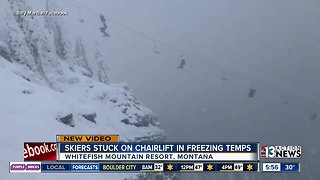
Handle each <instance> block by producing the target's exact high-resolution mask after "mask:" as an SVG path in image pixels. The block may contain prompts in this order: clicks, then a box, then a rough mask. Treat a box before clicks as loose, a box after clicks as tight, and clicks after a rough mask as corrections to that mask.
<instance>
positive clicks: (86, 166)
mask: <svg viewBox="0 0 320 180" xmlns="http://www.w3.org/2000/svg"><path fill="white" fill-rule="evenodd" d="M9 170H10V173H113V172H151V173H152V172H259V163H251V162H244V163H243V162H237V163H230V162H229V163H215V162H213V163H210V162H206V163H60V162H50V163H49V162H10V167H9Z"/></svg>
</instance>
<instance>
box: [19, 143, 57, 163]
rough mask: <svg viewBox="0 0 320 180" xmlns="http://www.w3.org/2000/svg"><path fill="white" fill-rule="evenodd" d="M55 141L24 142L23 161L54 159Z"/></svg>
mask: <svg viewBox="0 0 320 180" xmlns="http://www.w3.org/2000/svg"><path fill="white" fill-rule="evenodd" d="M56 147H57V144H56V143H55V142H25V143H24V155H23V157H24V161H55V160H56Z"/></svg>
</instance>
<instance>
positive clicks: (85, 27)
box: [0, 0, 320, 180]
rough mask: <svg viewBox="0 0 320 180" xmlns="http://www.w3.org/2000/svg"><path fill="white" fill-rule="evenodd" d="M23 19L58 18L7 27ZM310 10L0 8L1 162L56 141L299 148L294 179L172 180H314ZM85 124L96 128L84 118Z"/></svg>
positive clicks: (178, 1) (314, 40)
mask: <svg viewBox="0 0 320 180" xmlns="http://www.w3.org/2000/svg"><path fill="white" fill-rule="evenodd" d="M21 8H22V9H33V10H46V9H49V10H59V11H66V12H68V15H67V16H62V17H51V16H39V17H38V16H37V17H34V18H31V17H30V16H26V17H23V16H16V15H15V14H14V12H16V11H17V10H19V9H20V10H21ZM319 8H320V2H319V1H316V0H308V1H298V0H290V1H289V0H283V1H263V2H262V1H232V0H231V1H223V0H214V1H212V0H201V1H196V0H174V1H169V0H162V1H150V0H137V1H129V0H107V1H106V0H91V1H74V0H72V1H63V0H46V1H41V0H32V1H22V0H2V2H1V6H0V13H1V14H0V15H1V16H0V23H1V24H3V25H4V26H1V27H0V56H1V57H0V74H1V76H0V83H1V84H2V86H1V87H2V88H1V91H0V96H1V99H2V102H3V103H2V105H1V106H0V115H1V117H2V122H3V123H2V126H1V133H2V136H1V137H2V138H0V142H1V144H2V145H1V146H0V147H1V152H4V153H2V155H1V158H0V159H1V160H0V162H1V163H2V164H6V163H8V162H9V161H21V160H22V158H23V157H22V152H23V148H22V145H21V144H22V143H23V142H24V141H54V140H55V139H54V137H55V135H56V134H62V133H76V134H98V133H100V134H120V137H121V139H122V140H123V141H163V140H165V141H173V142H178V141H181V142H187V141H194V142H203V141H205V142H222V141H227V142H238V141H239V142H249V141H252V142H260V143H261V144H266V145H282V144H285V145H301V146H302V148H303V149H302V151H303V154H302V159H301V161H300V160H299V161H300V162H301V163H302V172H301V173H299V174H269V173H259V174H218V173H216V174H200V173H197V174H183V175H181V177H180V179H230V180H233V179H234V180H235V179H236V180H238V179H266V180H269V179H279V180H287V179H290V180H291V179H310V180H316V179H319V178H320V172H319V171H318V170H317V160H319V159H320V155H319V150H318V149H319V148H320V143H319V135H320V133H319V128H320V118H319V117H320V105H319V104H320V84H319V77H320V71H319V69H320V54H319V49H320V24H319V23H318V19H319V18H320V11H319ZM101 15H102V16H101ZM102 17H103V18H104V19H105V21H103V20H102V19H103V18H102ZM124 82H125V83H124ZM138 99H139V100H138ZM140 100H141V101H140ZM150 109H151V110H152V111H151V110H150ZM93 113H96V115H97V118H96V119H95V121H96V122H92V121H88V120H86V119H85V118H83V115H84V114H93ZM70 114H72V117H73V118H72V119H71V120H70V121H68V122H65V121H61V119H59V118H61V117H65V116H67V115H70ZM8 138H12V139H14V141H8ZM4 154H8V155H7V156H3V155H4ZM0 172H1V175H0V178H1V179H42V178H49V179H50V178H51V179H56V178H57V177H58V178H59V177H62V175H58V174H57V175H45V176H46V177H45V176H44V175H35V174H33V175H12V174H8V173H7V171H6V169H3V168H2V169H0ZM63 176H64V177H68V178H69V177H70V178H77V179H87V178H92V179H125V178H129V179H137V178H140V179H143V178H146V179H152V178H155V176H150V177H137V176H136V175H132V174H121V175H119V174H111V175H102V176H100V175H90V174H89V175H74V174H72V175H63ZM161 178H170V177H164V176H161Z"/></svg>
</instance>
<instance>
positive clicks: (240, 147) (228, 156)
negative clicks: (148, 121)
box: [56, 142, 259, 162]
mask: <svg viewBox="0 0 320 180" xmlns="http://www.w3.org/2000/svg"><path fill="white" fill-rule="evenodd" d="M258 151H259V144H257V143H123V142H121V143H57V156H56V158H57V160H58V161H131V162H137V161H138V162H141V161H184V162H186V161H189V162H190V161H192V162H193V161H200V162H204V161H220V162H226V161H230V162H233V161H242V162H245V161H258V160H259V157H258V156H259V155H258Z"/></svg>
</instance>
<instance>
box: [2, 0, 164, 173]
mask: <svg viewBox="0 0 320 180" xmlns="http://www.w3.org/2000/svg"><path fill="white" fill-rule="evenodd" d="M56 8H58V5H57V4H55V1H51V0H47V1H22V0H8V1H2V2H1V11H0V12H1V15H3V16H1V17H0V22H1V23H2V24H4V26H2V27H1V28H0V84H1V90H0V98H1V102H2V103H1V106H0V116H1V122H2V123H1V124H2V125H1V131H0V132H1V138H0V143H1V152H2V153H1V158H0V163H1V164H7V163H8V162H9V161H22V160H23V156H22V154H23V146H22V144H23V142H26V141H55V135H56V134H119V135H120V140H121V141H163V140H164V139H165V133H164V131H163V130H162V129H161V128H160V127H159V122H158V118H157V117H156V116H155V115H154V113H153V112H152V111H151V110H149V109H147V108H145V107H144V106H143V105H142V103H141V102H139V101H138V100H137V99H136V98H135V96H134V95H133V94H132V93H131V92H130V90H129V88H128V85H126V84H111V83H110V81H109V77H108V67H107V66H106V61H105V58H104V55H103V54H102V53H101V52H100V50H99V39H101V38H102V37H101V32H100V31H99V27H98V26H97V27H96V29H95V27H92V26H91V25H92V24H90V23H92V22H93V21H88V25H86V26H87V27H91V29H90V28H87V32H85V33H84V34H81V33H80V34H77V33H72V31H70V29H68V27H66V26H65V21H64V20H65V19H64V18H63V17H55V16H21V15H20V16H18V15H16V12H17V11H26V10H35V11H36V10H39V11H41V10H42V11H44V10H48V11H58V9H56ZM70 12H76V10H72V11H70ZM97 20H98V22H99V18H97ZM96 24H98V23H96ZM72 30H74V29H72ZM68 32H69V33H68ZM70 34H72V35H70ZM96 34H98V35H96ZM86 35H87V36H88V37H87V36H86ZM0 172H1V173H0V179H21V178H22V179H42V178H43V176H40V175H29V176H28V175H27V176H25V175H12V174H8V170H7V169H6V168H1V170H0ZM59 176H60V175H47V176H46V177H45V178H46V179H56V178H57V177H59ZM88 176H89V175H88ZM88 176H87V175H85V176H83V175H81V176H80V175H72V177H74V178H77V179H78V178H80V179H81V178H83V179H86V178H87V177H88ZM90 177H91V178H94V179H105V178H106V176H101V175H100V176H99V175H96V176H94V175H90ZM129 177H135V175H134V174H130V175H125V174H124V175H118V174H112V175H108V176H107V178H111V179H124V178H129Z"/></svg>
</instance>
